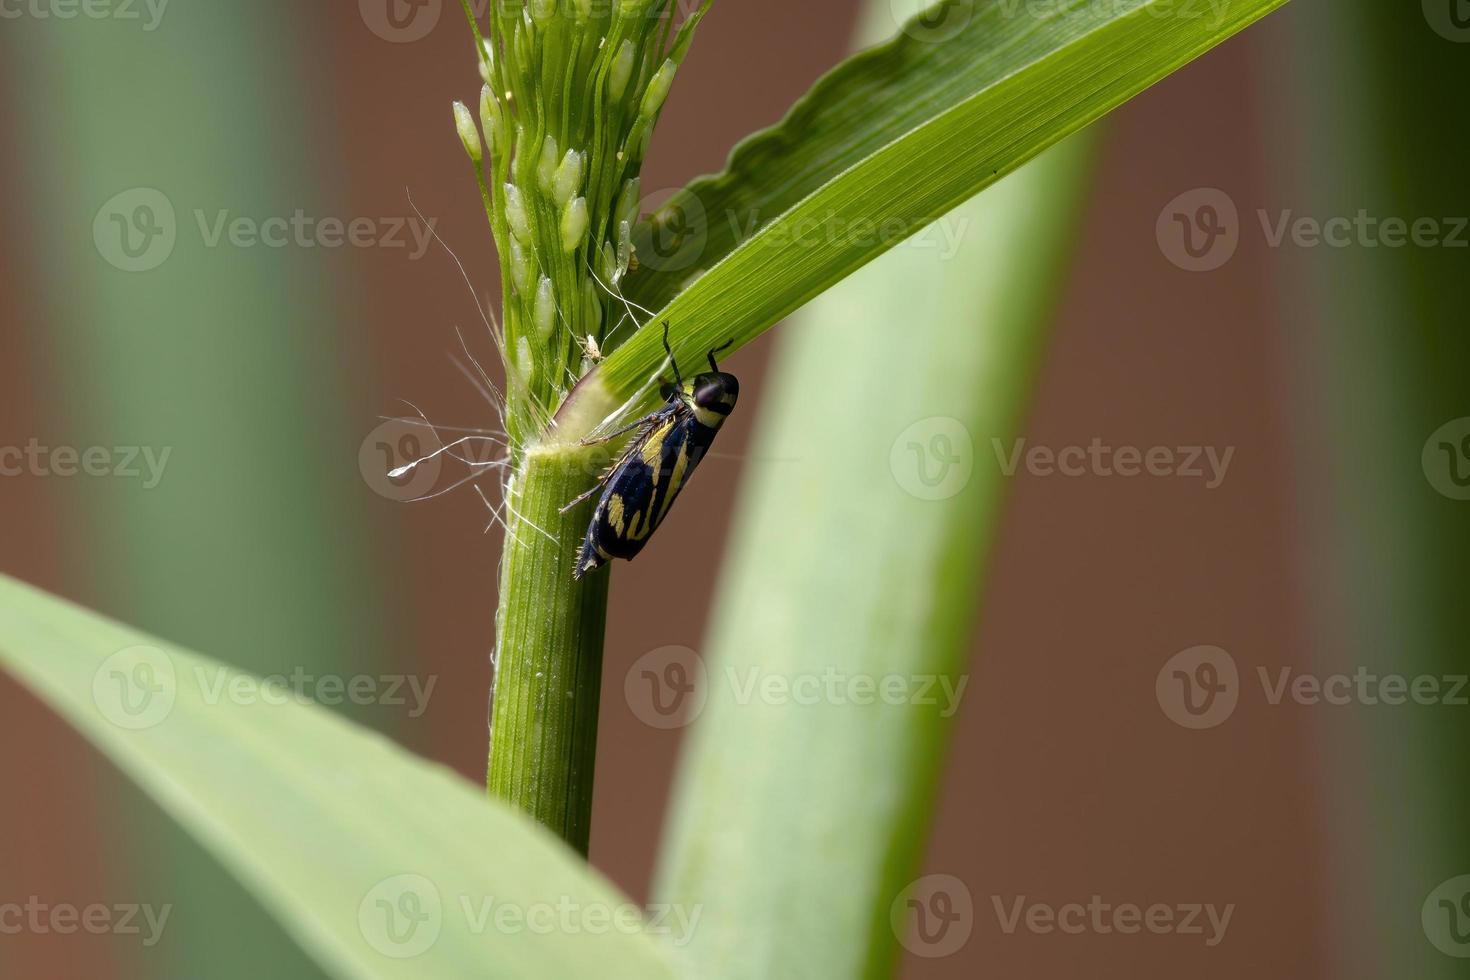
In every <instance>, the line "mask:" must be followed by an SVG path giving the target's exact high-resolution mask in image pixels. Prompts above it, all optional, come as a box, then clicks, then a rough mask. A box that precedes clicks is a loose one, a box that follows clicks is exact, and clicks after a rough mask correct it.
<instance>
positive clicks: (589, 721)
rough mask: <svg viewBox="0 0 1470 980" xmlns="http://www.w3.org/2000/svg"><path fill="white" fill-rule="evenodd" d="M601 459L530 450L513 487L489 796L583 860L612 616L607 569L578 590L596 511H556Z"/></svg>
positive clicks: (561, 449)
mask: <svg viewBox="0 0 1470 980" xmlns="http://www.w3.org/2000/svg"><path fill="white" fill-rule="evenodd" d="M599 456H600V454H599V453H598V452H597V451H595V450H592V449H587V448H583V447H579V446H557V447H543V448H539V449H533V450H531V451H530V452H528V453H527V454H526V456H525V458H524V461H523V462H522V464H521V467H520V469H519V470H518V472H517V473H516V475H515V477H514V478H513V479H512V480H511V482H510V485H509V486H508V487H507V489H506V494H507V497H506V499H507V500H508V501H509V503H510V508H509V509H510V511H511V514H512V516H511V518H510V522H509V523H510V533H509V534H508V535H507V540H506V544H505V552H504V555H503V556H502V559H501V570H500V574H501V582H500V612H499V616H498V620H497V623H496V635H497V653H496V676H495V692H494V695H493V701H492V705H491V713H490V766H489V773H488V776H487V779H486V784H487V786H488V787H489V791H490V794H491V795H492V796H495V797H498V798H500V799H502V800H505V801H507V802H508V803H510V804H512V805H513V806H516V807H518V808H520V809H521V810H524V811H525V812H526V813H528V814H530V815H531V816H532V817H534V818H535V819H536V820H538V821H540V822H541V823H543V824H545V825H546V826H547V827H550V828H551V829H552V830H554V831H555V832H556V833H558V834H560V835H561V837H562V839H564V840H565V841H566V842H567V843H568V844H570V845H571V846H572V847H574V848H576V849H577V850H578V851H580V852H581V853H582V854H586V853H587V842H588V836H589V833H590V821H591V811H592V771H593V763H594V761H595V758H596V754H597V700H598V693H599V690H600V687H601V679H602V632H603V623H604V621H605V620H606V616H607V586H608V570H607V568H606V567H603V568H601V569H598V570H597V571H596V572H594V573H592V574H591V575H588V576H587V577H586V578H583V579H582V580H581V581H573V579H572V565H573V562H574V560H575V559H576V555H577V549H578V547H579V546H580V545H581V541H582V535H583V533H584V532H585V531H586V529H587V522H588V520H589V519H590V514H591V510H592V502H591V501H590V500H589V501H585V502H583V503H581V504H579V505H578V506H576V507H574V508H572V509H571V510H569V511H567V512H566V513H565V514H563V513H561V512H560V510H561V508H562V507H564V506H565V505H566V503H567V502H568V501H570V500H572V499H574V498H575V497H576V496H577V495H578V494H581V493H583V492H585V491H586V490H587V489H588V488H589V487H590V486H591V485H592V479H593V476H592V474H593V473H594V472H596V469H597V464H598V462H599Z"/></svg>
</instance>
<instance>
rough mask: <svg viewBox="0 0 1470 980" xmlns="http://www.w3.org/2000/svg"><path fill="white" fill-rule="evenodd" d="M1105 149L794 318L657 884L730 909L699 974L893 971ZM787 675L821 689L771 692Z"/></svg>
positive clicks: (1055, 161) (1000, 192)
mask: <svg viewBox="0 0 1470 980" xmlns="http://www.w3.org/2000/svg"><path fill="white" fill-rule="evenodd" d="M1087 160H1088V154H1087V152H1086V142H1085V141H1083V138H1082V137H1078V138H1077V139H1076V140H1073V141H1070V142H1068V143H1067V144H1065V145H1063V146H1060V147H1057V148H1056V149H1055V150H1053V151H1051V152H1050V153H1048V154H1047V155H1046V156H1044V157H1042V158H1041V159H1039V160H1037V161H1036V162H1035V163H1034V164H1032V165H1031V166H1029V167H1027V168H1025V169H1024V170H1022V171H1021V172H1019V173H1017V174H1016V175H1015V176H1013V177H1010V178H1008V179H1007V180H1006V181H1005V182H1003V183H1002V184H1000V185H998V186H997V187H995V188H994V189H993V190H990V191H988V192H986V193H984V194H982V195H980V197H978V198H977V199H976V200H974V201H973V202H970V203H969V204H967V205H965V206H964V207H962V208H960V209H959V210H957V211H955V212H954V213H952V214H950V215H948V216H946V217H945V218H944V219H942V222H941V224H942V225H944V226H946V228H945V231H946V234H945V235H938V234H930V235H928V236H923V237H921V238H920V239H918V240H916V241H914V242H911V243H909V244H906V245H904V246H902V247H900V248H898V249H896V250H894V251H893V252H891V253H890V254H888V255H886V256H884V257H883V258H882V259H880V260H879V261H878V262H876V263H874V264H873V265H872V266H871V267H870V268H868V269H865V270H864V271H863V272H861V273H859V274H858V275H856V276H854V277H853V278H852V279H850V280H849V281H848V282H845V283H843V284H842V285H841V286H840V287H838V288H837V289H834V290H832V291H830V292H828V293H827V294H825V295H823V296H822V297H821V298H819V299H818V300H816V301H815V302H814V303H812V305H811V306H810V307H808V308H807V309H806V310H804V311H803V312H802V313H801V314H800V315H799V316H798V318H797V321H796V324H797V328H796V329H793V330H790V331H788V332H786V333H785V334H784V339H783V344H784V346H783V349H782V351H781V354H780V356H779V359H778V363H777V369H776V374H775V378H774V380H773V381H772V382H771V383H770V384H769V386H768V391H767V393H766V399H767V401H766V406H765V411H764V414H763V417H762V419H761V421H760V425H759V430H758V433H757V436H756V438H755V440H754V448H753V450H752V459H753V460H755V461H757V462H755V463H754V464H753V472H752V473H751V475H750V477H749V483H748V485H747V487H746V490H745V493H744V494H743V495H742V507H741V512H740V515H739V518H738V520H737V522H736V527H735V532H734V533H733V535H732V540H733V541H734V542H735V543H736V546H735V551H734V552H733V554H732V556H731V558H730V559H729V561H728V563H727V565H726V567H725V572H724V576H723V581H722V583H721V587H720V589H719V591H718V592H717V595H718V596H719V602H718V607H717V609H716V613H715V620H714V625H713V628H712V631H711V638H710V641H709V651H708V661H707V670H708V677H709V690H710V694H709V700H708V702H707V704H706V706H705V708H704V710H703V712H702V713H701V714H700V716H699V718H698V721H697V722H696V725H695V728H694V729H693V731H692V734H691V736H690V743H689V747H688V750H687V752H686V755H685V757H684V758H683V760H682V762H681V766H680V778H679V780H678V783H677V788H676V793H675V800H674V808H673V813H672V818H671V824H670V832H669V836H668V839H667V840H666V842H665V843H666V849H665V851H664V854H663V861H662V867H661V873H660V875H659V880H658V883H657V887H656V889H655V894H656V895H657V896H658V897H659V898H660V899H661V900H668V901H687V900H691V899H694V898H695V897H696V896H697V898H698V900H699V901H700V902H702V903H704V905H705V906H706V908H707V909H708V915H707V916H706V920H705V921H706V925H705V928H704V929H702V930H701V931H700V932H699V934H698V935H697V936H696V937H695V941H694V942H693V943H692V944H691V945H690V947H689V950H688V952H689V954H690V956H691V957H692V958H693V965H694V967H695V972H696V973H697V975H699V976H702V977H708V978H715V980H728V978H735V977H741V978H745V977H749V978H758V977H769V976H796V977H815V976H820V977H824V978H848V977H864V976H888V975H889V971H890V967H891V965H892V960H893V953H894V949H895V942H896V941H897V936H898V931H899V929H900V928H901V927H902V925H903V924H905V923H907V921H908V918H909V914H908V912H909V910H908V909H907V907H906V906H904V905H903V902H902V900H901V892H902V890H903V888H904V885H905V884H906V882H908V880H909V878H910V876H911V875H912V874H913V873H914V868H915V865H916V864H917V861H918V857H919V855H920V853H921V851H922V848H923V842H924V839H925V836H926V834H927V829H928V825H929V818H930V813H931V809H932V803H933V797H934V790H935V784H936V781H937V777H938V773H939V770H940V766H941V763H942V760H943V757H944V744H945V741H946V736H947V733H948V731H949V726H950V723H951V719H952V717H953V715H954V713H955V710H956V708H957V707H958V706H959V704H960V703H962V701H963V698H964V691H965V689H966V685H967V682H968V675H967V673H966V668H965V654H966V650H967V647H968V642H967V641H968V637H969V634H970V630H971V626H972V622H973V618H974V609H975V604H976V596H977V595H978V594H979V593H980V592H981V573H982V570H983V567H984V563H985V556H986V555H987V554H988V553H989V550H990V548H989V545H990V541H991V538H992V533H993V528H994V524H995V520H996V517H997V515H998V512H999V508H1000V504H1001V500H1002V498H1003V496H1004V489H1005V488H1004V480H1003V478H1002V475H1001V471H1000V469H999V467H998V466H997V465H996V464H995V461H994V460H993V459H992V458H991V444H990V440H991V438H992V437H994V438H1000V439H1005V440H1008V439H1009V438H1010V436H1011V435H1012V434H1013V432H1014V430H1015V427H1016V426H1017V424H1018V419H1019V415H1020V412H1021V410H1022V407H1023V405H1024V402H1025V400H1026V397H1027V394H1028V392H1029V391H1030V388H1031V379H1032V375H1033V368H1034V364H1035V361H1036V356H1037V353H1038V351H1039V349H1040V347H1041V342H1042V338H1043V337H1044V335H1045V333H1046V330H1045V327H1046V325H1047V323H1048V322H1049V320H1050V312H1051V297H1052V296H1053V295H1055V286H1056V282H1057V280H1058V278H1059V276H1060V273H1061V264H1062V259H1063V257H1064V256H1065V254H1066V251H1067V248H1066V244H1067V242H1068V241H1069V240H1070V233H1071V230H1072V227H1073V223H1074V222H1073V217H1074V213H1075V209H1076V205H1077V203H1078V202H1079V200H1080V198H1081V191H1082V189H1083V185H1084V180H1083V177H1084V174H1085V173H1086V169H1087V168H1086V163H1087ZM950 234H954V235H955V236H956V237H958V239H959V241H960V245H959V248H958V251H957V252H956V253H955V254H954V255H953V256H949V257H947V258H941V256H942V255H943V253H942V251H941V250H940V248H939V247H934V246H937V244H938V243H939V242H942V241H944V240H945V238H947V237H949V235H950ZM926 244H927V245H929V246H931V247H925V246H926ZM814 379H820V381H819V382H817V381H815V380H814ZM771 678H776V679H778V681H779V682H781V683H784V684H789V685H791V689H792V690H793V691H796V690H800V689H802V688H803V687H805V688H806V689H807V690H810V689H812V687H813V683H812V682H811V681H807V680H806V679H813V680H814V681H815V682H817V683H820V684H821V685H822V686H821V687H820V688H817V689H818V690H820V691H822V692H824V693H823V694H822V695H821V696H819V697H817V698H815V700H800V701H798V700H796V699H785V700H783V699H780V698H778V699H776V700H774V701H772V702H769V703H768V702H766V701H765V700H763V698H762V697H761V696H760V694H759V693H758V692H759V691H760V690H761V689H762V688H763V685H764V684H765V683H766V682H767V681H768V680H769V679H771ZM828 678H831V679H833V683H834V684H835V685H836V686H835V688H833V687H829V686H827V685H828V682H827V680H826V679H828ZM895 679H896V680H895ZM894 684H896V685H898V687H895V688H891V689H892V690H900V689H901V692H902V695H903V696H902V697H897V696H894V697H890V696H888V695H882V696H880V695H879V693H878V692H879V691H882V690H884V686H885V685H894ZM830 690H836V691H837V694H835V695H832V696H828V695H827V694H826V693H825V692H827V691H830ZM864 690H866V691H867V693H866V694H864V693H863V691H864ZM742 691H744V692H745V693H744V694H742ZM910 696H911V697H910ZM955 900H956V901H958V900H959V897H958V896H956V897H955ZM895 907H897V909H898V912H897V922H898V927H895V924H894V923H893V922H891V921H890V913H892V912H893V910H894V909H895ZM752 936H758V937H760V940H759V942H752V941H751V939H750V937H752Z"/></svg>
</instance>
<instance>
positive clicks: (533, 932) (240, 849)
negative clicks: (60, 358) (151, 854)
mask: <svg viewBox="0 0 1470 980" xmlns="http://www.w3.org/2000/svg"><path fill="white" fill-rule="evenodd" d="M0 624H3V626H0V665H3V666H4V667H5V668H6V669H7V670H9V671H10V672H11V673H13V674H14V675H15V676H16V677H17V678H18V679H19V680H20V681H21V682H22V683H23V684H26V685H27V686H29V687H30V688H31V689H32V690H34V691H35V692H36V694H37V695H39V696H40V697H41V698H42V699H43V700H45V701H47V702H48V703H50V704H51V705H52V707H54V708H55V709H56V710H57V711H58V712H59V713H60V714H61V715H62V716H63V717H65V718H66V719H67V721H69V722H70V723H71V724H72V725H74V726H76V728H77V729H78V730H79V731H81V732H82V733H83V734H84V735H85V736H87V738H89V739H90V740H91V741H92V742H93V744H95V745H96V746H97V747H98V748H99V749H101V750H102V751H103V752H104V753H106V754H107V755H108V756H109V757H110V758H111V759H112V760H113V761H114V762H116V763H117V764H118V765H119V766H120V767H121V768H122V769H123V770H124V771H125V772H127V773H128V774H129V775H130V776H131V777H132V778H133V779H134V780H136V781H137V782H138V784H139V785H140V786H142V787H143V789H144V790H145V791H146V792H147V793H149V795H151V796H152V797H153V798H154V800H156V801H157V802H158V803H159V805H160V806H162V807H163V808H164V809H165V810H166V811H167V812H168V813H170V814H171V815H173V816H174V817H175V818H176V819H177V820H178V821H179V822H180V823H181V824H183V825H184V827H185V828H186V829H188V830H189V831H190V832H191V833H192V834H194V835H195V836H196V837H197V838H199V840H200V841H201V842H202V843H203V844H204V845H205V847H206V848H207V849H208V850H210V851H211V852H212V853H213V854H214V855H215V857H217V858H218V859H219V860H220V861H221V862H222V863H223V864H224V865H225V866H226V867H227V868H228V869H229V870H230V871H231V872H232V873H233V874H234V875H236V876H237V877H238V878H239V879H240V880H241V882H242V883H243V884H244V885H245V886H246V887H247V888H248V889H249V890H250V891H251V892H252V893H253V894H254V895H255V896H256V897H257V898H258V899H259V901H260V902H261V903H262V904H263V905H264V906H265V907H266V909H267V910H268V911H269V912H270V913H271V914H272V915H274V916H275V918H276V919H277V920H278V921H279V922H280V924H281V925H282V927H283V928H285V930H286V931H287V932H288V933H289V934H290V935H291V936H292V937H293V938H295V940H296V941H297V942H298V943H300V945H301V946H302V947H303V948H304V949H306V951H307V952H308V953H310V954H311V955H312V956H313V957H314V958H315V959H316V960H317V962H318V963H320V964H321V965H322V967H323V968H324V969H326V970H328V971H329V972H331V973H332V974H334V975H336V976H339V977H351V978H358V977H412V978H434V977H444V978H461V977H468V976H487V975H489V976H495V977H516V978H533V977H534V978H538V980H540V978H545V977H585V976H597V977H626V978H637V980H646V978H657V977H665V976H670V975H671V974H670V973H669V970H668V968H667V966H666V965H665V963H664V961H663V958H662V954H661V952H660V951H659V950H658V948H657V947H656V946H655V945H654V942H653V940H652V939H650V938H649V937H648V936H646V935H644V934H642V933H641V931H640V930H641V925H640V926H638V927H636V928H633V927H619V926H617V925H615V924H616V923H617V922H619V918H618V917H619V916H627V915H629V914H630V908H631V907H630V906H628V904H627V900H626V899H625V898H622V897H621V896H619V895H618V894H617V893H616V892H615V890H614V889H613V888H612V887H611V886H610V885H609V884H607V883H606V882H605V881H603V880H601V879H600V878H599V877H597V876H596V875H595V874H594V873H593V872H591V871H589V870H588V869H587V868H586V866H585V865H584V864H583V863H582V862H581V860H580V859H579V858H577V857H576V856H575V855H574V854H572V852H571V851H569V850H568V849H567V848H566V847H564V846H563V845H562V844H561V843H560V842H559V841H557V840H556V839H555V838H554V837H553V836H552V835H551V834H549V833H547V832H546V831H544V830H542V829H541V828H540V827H538V826H536V825H535V824H534V823H532V822H531V821H529V820H527V819H525V818H523V817H522V816H520V815H519V814H517V813H515V812H513V811H511V810H510V809H508V808H506V807H504V806H502V805H499V804H496V803H492V802H490V801H488V800H486V799H484V798H483V797H482V796H481V794H480V793H479V792H477V791H476V789H475V788H474V787H472V786H470V785H469V784H468V783H465V782H463V781H462V780H460V779H459V778H458V777H456V776H454V775H453V774H452V773H450V772H449V771H448V770H447V769H444V768H442V767H440V766H437V765H432V764H429V763H426V762H423V761H422V760H419V759H416V758H414V757H412V756H410V755H409V754H407V753H406V752H404V751H402V750H401V749H399V748H397V747H396V746H395V745H394V744H393V743H392V742H390V741H388V740H387V739H385V738H382V737H381V736H378V735H375V734H372V733H370V732H368V731H366V730H365V729H361V728H359V727H357V726H355V725H353V724H351V723H350V722H347V721H345V720H343V719H341V718H339V717H337V716H335V715H334V714H332V713H331V712H328V711H326V710H323V709H320V708H317V707H313V706H308V705H304V704H301V703H298V701H297V700H296V698H295V697H294V694H291V695H287V694H286V692H285V689H284V688H281V687H271V686H270V685H269V683H268V681H267V682H262V681H260V680H258V679H256V678H254V677H252V676H251V675H249V674H245V673H241V672H239V671H236V670H234V669H233V668H230V667H228V666H226V665H224V664H221V663H218V662H215V661H212V660H209V659H207V658H204V657H201V656H198V655H197V654H192V653H189V652H187V651H184V650H182V649H179V648H177V647H174V646H172V645H170V644H167V643H164V642H163V641H161V640H156V639H153V638H151V637H149V636H146V635H144V634H141V633H138V632H136V631H134V630H132V629H129V628H127V627H125V626H121V625H118V624H116V623H113V622H111V621H108V620H105V619H103V618H101V617H99V616H96V615H95V614H92V613H89V612H87V611H86V610H83V609H81V608H79V607H76V606H73V605H71V604H69V603H66V602H63V601H62V600H60V599H56V598H53V597H51V596H48V595H46V594H45V593H42V592H39V591H37V590H35V589H32V588H30V587H29V586H25V585H22V584H19V583H17V582H15V581H14V580H11V579H6V578H3V577H0ZM182 898H183V896H180V899H182ZM669 921H670V923H671V928H674V929H677V928H679V925H678V923H679V921H680V920H679V918H678V916H677V915H675V916H673V917H672V918H671V919H670V920H669ZM548 922H549V923H550V926H549V928H548V927H547V923H548ZM639 922H640V923H641V920H639ZM686 925H687V926H688V928H692V924H689V923H686Z"/></svg>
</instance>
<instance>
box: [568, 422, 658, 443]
mask: <svg viewBox="0 0 1470 980" xmlns="http://www.w3.org/2000/svg"><path fill="white" fill-rule="evenodd" d="M647 424H648V418H647V416H645V417H643V418H641V419H638V420H637V421H636V422H629V423H628V424H627V425H625V426H623V427H622V428H620V429H614V430H613V431H611V432H609V433H608V434H607V435H605V436H599V437H598V438H596V439H583V440H582V442H581V444H582V445H584V446H600V445H602V444H603V443H605V442H612V441H613V440H614V439H616V438H617V437H618V436H622V435H627V434H628V433H629V432H632V431H633V430H634V429H636V428H638V427H639V426H640V425H647Z"/></svg>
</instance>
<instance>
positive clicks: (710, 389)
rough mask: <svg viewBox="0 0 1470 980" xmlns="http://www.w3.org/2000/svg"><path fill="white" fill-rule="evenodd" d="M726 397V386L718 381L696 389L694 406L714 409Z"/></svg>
mask: <svg viewBox="0 0 1470 980" xmlns="http://www.w3.org/2000/svg"><path fill="white" fill-rule="evenodd" d="M724 395H725V386H724V385H722V384H720V383H719V382H718V381H711V382H707V383H705V384H702V385H700V386H698V387H697V388H695V389H694V404H696V405H698V406H699V407H700V408H714V407H715V406H716V405H719V404H720V400H721V399H722V398H723V397H724Z"/></svg>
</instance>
